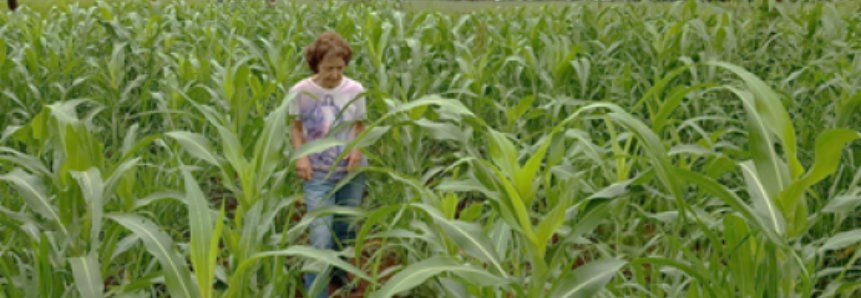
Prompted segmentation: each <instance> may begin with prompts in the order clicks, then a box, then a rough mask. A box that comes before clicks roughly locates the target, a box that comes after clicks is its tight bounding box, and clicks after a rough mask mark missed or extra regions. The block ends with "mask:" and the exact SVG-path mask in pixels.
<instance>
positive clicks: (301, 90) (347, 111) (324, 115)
mask: <svg viewBox="0 0 861 298" xmlns="http://www.w3.org/2000/svg"><path fill="white" fill-rule="evenodd" d="M290 92H292V93H295V94H296V97H295V98H294V99H293V101H292V102H291V103H290V104H289V110H290V115H293V116H296V117H299V119H300V120H302V124H303V126H304V127H305V142H312V141H314V140H318V139H321V138H325V137H327V136H330V135H329V133H330V130H331V129H334V128H335V127H338V125H340V124H341V123H344V122H353V121H359V120H365V114H366V108H365V98H364V97H359V98H357V96H358V95H359V94H361V93H362V92H365V88H364V87H363V86H362V85H361V84H360V83H358V82H356V81H354V80H352V79H350V78H347V77H344V78H343V79H342V80H341V85H340V86H338V87H335V88H333V89H327V88H324V87H322V86H319V85H317V84H316V83H314V81H313V80H311V79H310V78H306V79H304V80H302V81H300V82H298V83H296V85H294V86H293V87H292V88H291V89H290ZM311 95H313V97H312V96H311ZM315 97H316V98H315ZM331 137H335V138H338V139H341V140H344V141H346V142H351V141H353V140H354V139H355V137H356V135H355V132H354V130H353V127H352V126H349V127H344V128H343V129H338V131H336V132H334V133H333V134H332V135H331ZM344 148H345V146H336V147H330V148H328V149H326V150H325V151H323V152H320V153H313V154H310V155H308V159H310V161H311V166H312V167H313V168H314V177H315V178H320V177H325V176H326V175H327V174H328V171H329V169H330V168H331V167H332V165H333V164H334V163H335V160H336V159H337V158H338V156H340V155H341V152H343V151H344ZM347 164H348V161H347V159H346V158H344V159H342V160H341V162H340V163H338V167H337V168H336V169H335V172H334V173H333V174H332V176H331V177H330V179H341V178H343V177H344V176H346V174H347ZM366 165H367V159H366V158H365V157H364V156H362V166H366Z"/></svg>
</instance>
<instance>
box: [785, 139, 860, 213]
mask: <svg viewBox="0 0 861 298" xmlns="http://www.w3.org/2000/svg"><path fill="white" fill-rule="evenodd" d="M859 137H861V135H859V134H858V132H855V131H853V130H849V129H829V130H826V131H824V132H822V133H821V134H820V135H819V136H818V137H817V138H816V159H815V161H814V162H813V167H811V168H810V170H808V171H807V173H805V174H804V175H803V176H802V177H801V178H800V179H798V180H796V181H795V182H793V183H792V184H790V185H789V187H787V188H786V189H785V190H783V191H782V192H781V193H780V195H779V198H780V200H781V204H782V205H783V206H784V208H786V210H787V211H789V212H793V214H794V212H795V209H796V206H798V205H799V204H806V202H805V201H803V200H804V198H803V196H802V195H803V194H804V191H805V190H806V189H807V188H808V187H810V186H812V185H814V184H816V183H817V182H819V181H821V180H822V179H825V177H827V176H828V175H831V174H833V173H834V171H836V170H837V166H838V164H839V162H840V156H841V151H843V148H844V146H846V144H847V143H849V142H852V141H854V140H857V139H858V138H859ZM804 217H805V220H806V214H804ZM799 228H801V227H799Z"/></svg>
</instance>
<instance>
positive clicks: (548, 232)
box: [537, 199, 571, 249]
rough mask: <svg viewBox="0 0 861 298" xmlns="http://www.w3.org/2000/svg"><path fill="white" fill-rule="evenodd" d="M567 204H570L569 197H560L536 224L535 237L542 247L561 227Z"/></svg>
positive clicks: (544, 246) (544, 247)
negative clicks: (557, 202)
mask: <svg viewBox="0 0 861 298" xmlns="http://www.w3.org/2000/svg"><path fill="white" fill-rule="evenodd" d="M568 206H571V202H570V199H562V200H561V201H560V202H559V204H557V205H556V206H554V207H553V210H551V211H550V212H549V213H547V215H545V216H544V218H543V219H542V220H541V222H540V223H539V224H538V230H537V234H538V235H537V237H538V243H539V245H540V246H543V247H542V249H546V246H547V245H548V242H549V241H550V238H552V237H553V235H554V234H556V232H557V231H559V228H560V227H562V223H564V222H565V214H566V211H568Z"/></svg>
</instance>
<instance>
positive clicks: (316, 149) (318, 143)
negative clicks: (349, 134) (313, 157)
mask: <svg viewBox="0 0 861 298" xmlns="http://www.w3.org/2000/svg"><path fill="white" fill-rule="evenodd" d="M345 145H347V143H346V142H345V141H344V140H340V139H336V138H334V137H327V138H320V139H316V140H313V141H310V142H307V143H305V144H302V146H300V147H299V148H298V149H296V151H294V152H293V154H292V155H291V157H290V161H291V162H293V161H296V160H298V159H300V158H302V157H306V156H308V155H310V154H314V153H320V152H323V151H326V150H327V149H329V148H332V147H337V146H345Z"/></svg>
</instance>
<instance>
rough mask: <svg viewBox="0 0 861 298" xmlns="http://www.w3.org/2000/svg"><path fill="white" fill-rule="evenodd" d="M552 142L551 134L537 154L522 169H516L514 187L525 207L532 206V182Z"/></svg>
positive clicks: (533, 193) (533, 190) (533, 191)
mask: <svg viewBox="0 0 861 298" xmlns="http://www.w3.org/2000/svg"><path fill="white" fill-rule="evenodd" d="M552 140H553V134H550V135H549V136H548V137H547V139H545V140H544V143H543V144H541V147H540V148H539V149H538V152H536V153H535V155H533V156H532V157H531V158H529V160H528V161H527V162H526V165H524V166H523V168H519V167H518V168H517V171H516V172H515V173H514V177H513V178H514V185H515V186H516V187H517V191H518V192H520V197H521V198H522V199H523V204H524V205H525V206H532V200H533V198H534V197H535V188H534V187H533V182H534V181H535V178H536V177H537V175H538V171H539V170H540V169H541V164H542V162H543V161H544V155H545V154H546V153H547V149H548V148H550V144H552ZM515 158H516V157H515ZM515 162H516V159H515Z"/></svg>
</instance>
